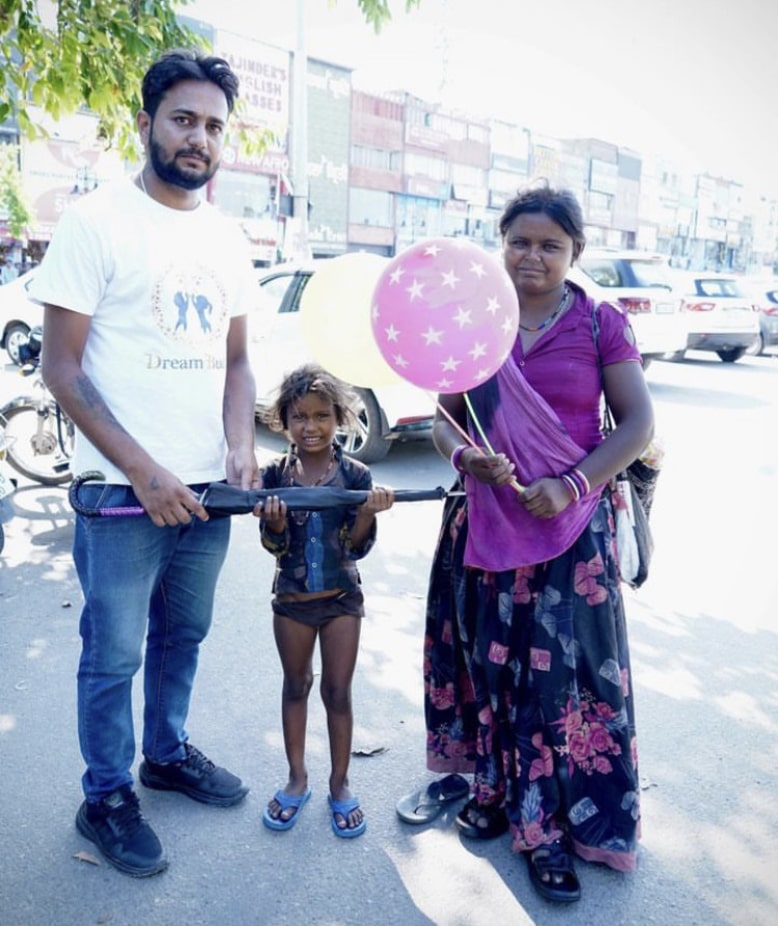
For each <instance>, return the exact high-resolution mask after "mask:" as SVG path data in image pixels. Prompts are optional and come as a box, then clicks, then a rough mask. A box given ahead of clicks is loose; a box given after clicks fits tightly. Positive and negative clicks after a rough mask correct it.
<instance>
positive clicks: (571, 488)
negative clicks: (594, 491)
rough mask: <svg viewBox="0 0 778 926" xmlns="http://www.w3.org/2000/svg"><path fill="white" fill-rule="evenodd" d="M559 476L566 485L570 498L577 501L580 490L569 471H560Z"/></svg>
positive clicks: (579, 496)
mask: <svg viewBox="0 0 778 926" xmlns="http://www.w3.org/2000/svg"><path fill="white" fill-rule="evenodd" d="M559 478H560V479H561V480H562V482H564V484H565V485H566V486H567V491H568V492H569V493H570V497H571V498H572V500H573V501H574V502H577V501H578V500H579V499H580V498H581V490H580V489H579V488H578V483H577V482H576V481H575V478H574V477H573V476H571V475H570V473H562V475H561V476H560V477H559Z"/></svg>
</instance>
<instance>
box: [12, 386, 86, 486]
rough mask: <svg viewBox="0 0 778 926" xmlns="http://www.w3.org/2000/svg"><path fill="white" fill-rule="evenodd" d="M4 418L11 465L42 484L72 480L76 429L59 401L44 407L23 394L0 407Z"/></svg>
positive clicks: (56, 483) (47, 484) (49, 484)
mask: <svg viewBox="0 0 778 926" xmlns="http://www.w3.org/2000/svg"><path fill="white" fill-rule="evenodd" d="M0 418H3V419H5V423H4V433H5V438H6V443H7V448H6V460H7V462H8V465H9V466H11V467H12V468H13V469H15V470H16V472H17V473H21V475H22V476H27V478H28V479H32V480H34V481H35V482H39V483H40V484H41V485H45V486H57V485H62V484H63V483H66V482H70V480H71V478H72V476H73V474H72V472H71V470H70V458H71V457H72V456H73V442H74V438H75V429H74V427H73V423H72V422H71V421H70V419H69V418H67V417H66V416H65V414H64V413H63V412H62V411H61V410H59V409H58V408H57V404H56V402H50V403H48V404H44V405H43V406H40V403H38V402H36V401H35V399H34V398H33V397H32V396H20V397H19V398H18V399H13V400H12V401H11V402H9V403H8V404H7V405H6V406H5V407H4V408H3V409H2V410H0Z"/></svg>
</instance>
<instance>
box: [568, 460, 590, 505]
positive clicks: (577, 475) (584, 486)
mask: <svg viewBox="0 0 778 926" xmlns="http://www.w3.org/2000/svg"><path fill="white" fill-rule="evenodd" d="M570 475H571V476H573V478H574V479H576V481H577V482H578V487H579V489H580V490H581V498H583V497H584V495H588V494H589V493H590V492H591V491H592V487H591V486H590V485H589V480H588V479H587V478H586V476H585V475H584V473H582V472H581V470H580V469H578V467H577V466H574V467H573V468H572V469H571V470H570Z"/></svg>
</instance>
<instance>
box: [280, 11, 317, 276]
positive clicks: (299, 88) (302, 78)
mask: <svg viewBox="0 0 778 926" xmlns="http://www.w3.org/2000/svg"><path fill="white" fill-rule="evenodd" d="M291 142H292V176H291V181H292V219H291V221H290V220H289V219H287V222H286V238H285V241H284V250H285V252H286V256H287V258H291V259H292V260H307V259H308V258H310V256H311V249H310V245H309V243H308V51H307V47H306V41H305V0H297V40H296V43H295V50H294V62H293V68H292V135H291ZM290 225H291V228H290ZM290 232H291V235H290ZM290 238H291V241H290V240H289V239H290Z"/></svg>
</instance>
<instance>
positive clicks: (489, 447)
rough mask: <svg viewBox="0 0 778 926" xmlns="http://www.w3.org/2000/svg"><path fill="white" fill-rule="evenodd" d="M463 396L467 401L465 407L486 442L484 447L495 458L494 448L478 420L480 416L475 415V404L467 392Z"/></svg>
mask: <svg viewBox="0 0 778 926" xmlns="http://www.w3.org/2000/svg"><path fill="white" fill-rule="evenodd" d="M462 395H463V397H464V400H465V405H467V410H468V411H469V412H470V417H471V418H472V419H473V424H474V425H475V427H476V430H477V431H478V433H479V434H480V435H481V440H482V441H483V442H484V445H485V446H486V449H487V450H488V451H489V453H491V455H492V456H494V455H495V454H494V447H492V445H491V444H490V443H489V438H488V437H487V436H486V432H485V431H484V429H483V428H482V427H481V422H480V421H479V420H478V415H476V413H475V409H474V408H473V403H472V402H471V401H470V396H469V394H468V393H467V392H463V393H462Z"/></svg>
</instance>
